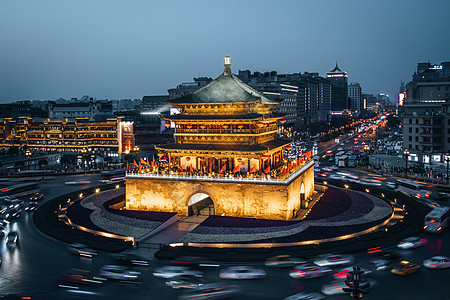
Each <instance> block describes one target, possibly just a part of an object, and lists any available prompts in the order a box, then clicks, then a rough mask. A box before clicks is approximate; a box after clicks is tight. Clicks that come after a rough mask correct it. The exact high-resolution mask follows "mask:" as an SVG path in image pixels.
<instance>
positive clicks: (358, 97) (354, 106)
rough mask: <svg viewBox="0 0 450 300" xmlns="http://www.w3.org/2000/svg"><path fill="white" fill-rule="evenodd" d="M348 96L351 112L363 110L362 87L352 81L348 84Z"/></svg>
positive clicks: (358, 112)
mask: <svg viewBox="0 0 450 300" xmlns="http://www.w3.org/2000/svg"><path fill="white" fill-rule="evenodd" d="M348 98H349V99H350V108H351V110H352V112H353V113H356V114H360V113H361V112H362V111H363V110H364V106H363V99H364V98H363V97H362V89H361V86H360V85H359V83H357V82H352V83H351V84H349V85H348Z"/></svg>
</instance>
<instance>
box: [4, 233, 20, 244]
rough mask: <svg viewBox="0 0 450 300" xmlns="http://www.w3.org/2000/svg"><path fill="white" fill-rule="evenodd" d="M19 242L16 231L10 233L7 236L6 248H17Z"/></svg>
mask: <svg viewBox="0 0 450 300" xmlns="http://www.w3.org/2000/svg"><path fill="white" fill-rule="evenodd" d="M18 241H19V234H18V233H17V232H16V231H10V232H9V233H8V235H7V236H6V246H7V247H8V248H15V247H16V246H17V242H18Z"/></svg>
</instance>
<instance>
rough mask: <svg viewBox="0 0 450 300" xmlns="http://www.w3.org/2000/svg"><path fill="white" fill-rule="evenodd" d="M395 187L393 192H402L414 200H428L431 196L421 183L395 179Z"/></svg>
mask: <svg viewBox="0 0 450 300" xmlns="http://www.w3.org/2000/svg"><path fill="white" fill-rule="evenodd" d="M396 183H397V187H396V188H395V190H397V191H399V192H402V193H403V194H406V195H407V196H410V197H416V198H430V196H431V195H432V193H431V191H430V190H427V186H426V185H425V184H422V183H418V182H414V181H410V180H406V179H396Z"/></svg>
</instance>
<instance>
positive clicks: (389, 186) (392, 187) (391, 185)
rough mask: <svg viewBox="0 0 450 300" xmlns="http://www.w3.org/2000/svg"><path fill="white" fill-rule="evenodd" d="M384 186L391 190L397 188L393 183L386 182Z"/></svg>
mask: <svg viewBox="0 0 450 300" xmlns="http://www.w3.org/2000/svg"><path fill="white" fill-rule="evenodd" d="M386 185H387V186H388V188H391V189H395V188H396V187H397V184H396V183H395V182H393V181H388V182H386Z"/></svg>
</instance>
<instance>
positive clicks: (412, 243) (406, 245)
mask: <svg viewBox="0 0 450 300" xmlns="http://www.w3.org/2000/svg"><path fill="white" fill-rule="evenodd" d="M426 243H427V240H426V239H424V238H420V237H417V236H412V237H409V238H406V239H404V240H403V241H401V242H400V243H399V244H398V245H397V247H398V248H400V249H413V248H417V247H421V246H424V245H426Z"/></svg>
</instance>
